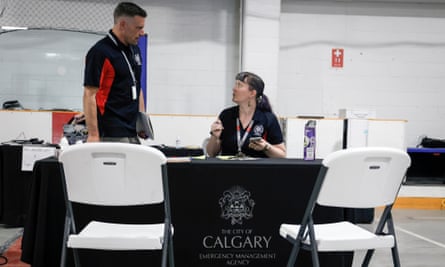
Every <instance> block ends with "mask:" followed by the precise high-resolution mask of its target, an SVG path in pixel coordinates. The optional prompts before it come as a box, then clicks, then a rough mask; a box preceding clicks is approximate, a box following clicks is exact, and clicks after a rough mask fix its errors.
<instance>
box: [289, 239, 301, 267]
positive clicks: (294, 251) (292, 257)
mask: <svg viewBox="0 0 445 267" xmlns="http://www.w3.org/2000/svg"><path fill="white" fill-rule="evenodd" d="M300 247H301V244H300V242H299V241H298V240H297V243H295V244H294V247H293V248H292V251H291V253H290V255H289V260H288V261H287V267H294V265H295V262H296V261H297V257H298V253H300Z"/></svg>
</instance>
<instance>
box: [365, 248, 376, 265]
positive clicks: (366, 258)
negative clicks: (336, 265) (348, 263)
mask: <svg viewBox="0 0 445 267" xmlns="http://www.w3.org/2000/svg"><path fill="white" fill-rule="evenodd" d="M373 254H374V249H370V250H368V251H367V252H366V255H365V259H364V260H363V263H362V267H367V266H368V265H369V262H370V261H371V258H372V255H373Z"/></svg>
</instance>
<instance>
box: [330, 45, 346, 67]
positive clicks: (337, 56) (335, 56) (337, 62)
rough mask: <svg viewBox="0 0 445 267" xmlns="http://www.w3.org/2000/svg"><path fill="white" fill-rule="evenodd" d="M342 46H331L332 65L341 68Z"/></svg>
mask: <svg viewBox="0 0 445 267" xmlns="http://www.w3.org/2000/svg"><path fill="white" fill-rule="evenodd" d="M343 54H344V50H343V48H332V67H333V68H343Z"/></svg>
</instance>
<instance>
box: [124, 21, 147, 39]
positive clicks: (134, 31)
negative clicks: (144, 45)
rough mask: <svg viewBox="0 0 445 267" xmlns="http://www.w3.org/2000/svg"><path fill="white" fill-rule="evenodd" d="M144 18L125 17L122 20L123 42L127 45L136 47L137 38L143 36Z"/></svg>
mask: <svg viewBox="0 0 445 267" xmlns="http://www.w3.org/2000/svg"><path fill="white" fill-rule="evenodd" d="M144 25H145V18H144V17H140V16H134V17H126V18H125V20H124V24H123V28H124V31H123V33H124V41H125V43H126V44H127V45H129V44H131V45H137V44H138V40H139V37H141V36H142V35H144Z"/></svg>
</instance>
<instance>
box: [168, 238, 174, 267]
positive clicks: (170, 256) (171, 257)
mask: <svg viewBox="0 0 445 267" xmlns="http://www.w3.org/2000/svg"><path fill="white" fill-rule="evenodd" d="M169 243H170V244H169V246H168V248H169V249H168V251H167V252H168V261H169V266H170V267H175V258H174V255H175V254H174V250H173V236H172V235H170V238H169Z"/></svg>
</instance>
